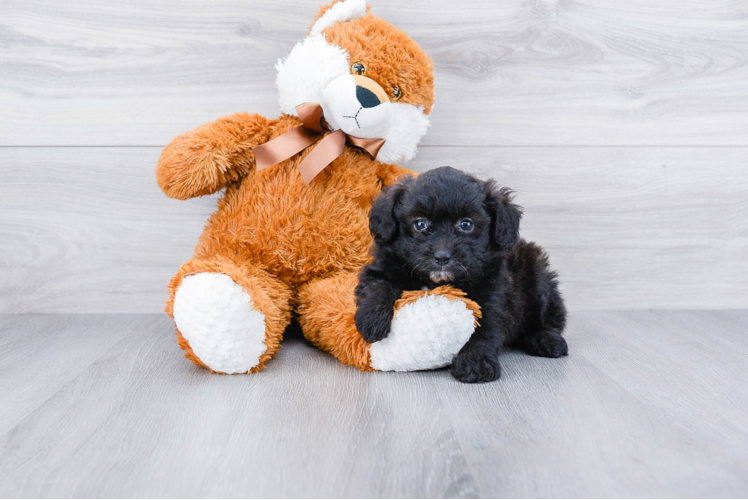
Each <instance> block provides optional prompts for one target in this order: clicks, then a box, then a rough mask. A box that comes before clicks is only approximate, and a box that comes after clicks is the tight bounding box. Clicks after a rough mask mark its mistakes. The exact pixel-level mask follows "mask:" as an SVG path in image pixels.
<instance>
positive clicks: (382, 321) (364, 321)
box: [355, 308, 393, 344]
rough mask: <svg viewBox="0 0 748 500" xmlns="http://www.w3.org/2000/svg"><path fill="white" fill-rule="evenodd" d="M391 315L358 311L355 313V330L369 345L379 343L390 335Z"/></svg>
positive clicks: (382, 312)
mask: <svg viewBox="0 0 748 500" xmlns="http://www.w3.org/2000/svg"><path fill="white" fill-rule="evenodd" d="M392 316H393V313H392V311H391V310H388V311H370V310H367V309H365V308H364V309H361V308H360V309H358V310H357V311H356V316H355V320H356V328H357V329H358V331H359V333H360V334H361V336H362V337H363V338H364V340H365V341H367V342H368V343H370V344H373V343H374V342H379V341H380V340H382V339H384V338H386V337H387V335H389V334H390V325H391V324H392Z"/></svg>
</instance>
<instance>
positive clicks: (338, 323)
mask: <svg viewBox="0 0 748 500" xmlns="http://www.w3.org/2000/svg"><path fill="white" fill-rule="evenodd" d="M357 284H358V274H357V273H341V274H338V275H336V276H333V277H329V278H324V279H320V280H316V281H313V282H311V283H308V284H306V285H304V286H303V287H302V288H301V289H300V290H299V322H300V324H301V328H302V330H303V332H304V336H305V337H306V338H307V339H308V340H309V341H310V342H312V343H313V344H314V345H316V346H317V347H319V348H320V349H322V350H324V351H327V352H329V353H331V354H333V355H334V356H335V357H336V358H338V360H339V361H341V362H343V363H346V364H349V365H353V366H355V367H356V368H358V369H359V370H380V371H412V370H428V369H433V368H441V367H444V366H448V365H449V364H451V362H452V359H453V358H454V357H455V356H456V355H457V353H458V352H459V351H460V349H461V348H462V346H464V345H465V343H467V341H468V339H469V338H470V336H471V335H472V334H473V332H474V331H475V327H476V325H477V321H478V319H479V318H480V308H479V306H478V305H477V304H476V303H475V302H473V301H472V300H469V299H467V298H466V297H465V294H464V292H462V291H460V290H457V289H455V288H452V287H448V286H443V287H439V288H437V289H434V290H429V291H413V292H405V293H404V294H403V296H402V298H401V299H400V300H398V302H397V303H396V304H395V318H394V319H393V321H392V328H391V330H390V334H389V336H388V337H387V338H385V339H384V340H381V341H379V342H375V343H374V344H369V343H367V342H366V341H365V340H364V339H363V337H362V336H361V334H360V333H358V330H357V329H356V323H355V321H354V315H355V313H356V297H355V288H356V285H357Z"/></svg>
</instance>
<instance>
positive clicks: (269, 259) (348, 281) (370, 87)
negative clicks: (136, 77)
mask: <svg viewBox="0 0 748 500" xmlns="http://www.w3.org/2000/svg"><path fill="white" fill-rule="evenodd" d="M277 71H278V73H277V81H276V83H277V86H278V89H279V91H280V107H281V111H282V115H281V116H280V117H279V118H276V119H272V120H268V119H267V118H264V117H262V116H260V115H257V114H247V113H237V114H234V115H230V116H227V117H224V118H221V119H219V120H217V121H215V122H213V123H209V124H207V125H203V126H201V127H198V128H197V129H195V130H193V131H191V132H188V133H186V134H183V135H180V136H178V137H176V138H175V139H174V140H173V141H172V142H171V143H170V144H169V145H168V146H166V148H165V149H164V151H163V153H162V154H161V158H160V159H159V162H158V167H157V171H156V176H157V180H158V184H159V186H160V187H161V189H162V190H163V191H164V193H166V194H167V195H168V196H170V197H172V198H178V199H188V198H192V197H195V196H201V195H205V194H210V193H215V192H217V191H219V190H221V189H225V192H224V194H223V197H222V198H221V200H220V201H219V203H218V209H217V211H216V212H215V213H214V214H213V215H212V216H211V217H210V220H209V221H208V223H207V225H206V227H205V229H204V231H203V234H202V236H201V237H200V240H199V242H198V245H197V248H196V249H195V253H194V256H193V258H192V260H190V261H189V262H187V263H186V264H184V265H183V266H182V267H181V268H180V269H179V272H178V273H177V275H176V276H175V277H174V278H173V279H172V280H171V283H170V285H169V292H170V299H169V301H168V302H167V306H166V311H167V313H168V314H169V315H170V316H172V317H173V318H174V320H175V323H176V327H177V338H178V342H179V345H180V347H182V349H184V350H185V351H186V355H185V356H186V357H187V358H189V359H190V360H192V361H193V362H195V363H196V364H198V365H202V366H205V367H207V368H209V369H210V370H212V371H214V372H218V373H252V372H256V371H259V370H260V369H262V368H263V367H264V366H265V364H266V363H267V361H268V360H270V359H271V358H272V357H273V356H274V355H275V353H276V352H277V351H278V349H279V347H280V341H281V337H282V334H283V331H284V330H285V328H286V327H287V326H288V324H289V322H290V320H291V314H292V313H295V314H297V315H298V320H299V323H300V325H301V327H302V330H303V332H304V335H305V337H306V338H307V339H309V340H310V341H311V342H312V343H314V344H315V345H316V346H318V347H319V348H321V349H323V350H325V351H328V352H330V353H332V354H333V355H335V356H336V357H337V358H338V359H339V360H340V361H342V362H343V363H347V364H350V365H353V366H356V367H357V368H359V369H361V370H373V369H374V370H415V369H427V368H434V367H439V366H446V365H448V364H449V363H450V362H451V360H452V358H453V357H454V355H455V354H456V353H457V352H458V351H459V349H460V348H461V347H462V346H463V345H464V344H465V342H466V341H467V339H468V338H469V337H470V335H471V334H472V332H473V330H474V327H475V322H476V318H477V317H478V315H479V311H478V308H477V306H476V305H475V303H473V302H471V301H469V300H467V299H465V298H464V294H462V293H461V292H460V291H459V290H454V289H451V288H449V287H441V288H438V289H436V290H433V291H423V292H421V291H414V292H406V293H405V294H404V296H403V298H402V299H401V300H400V301H399V302H398V304H397V305H396V316H395V319H394V320H393V323H392V330H391V334H390V336H389V337H388V338H386V339H385V340H383V341H380V342H377V343H375V344H368V343H366V342H365V341H364V340H363V338H362V337H361V335H360V334H359V333H358V331H357V330H356V326H355V323H354V320H353V317H354V313H355V307H356V305H355V297H354V289H355V286H356V284H357V277H358V272H359V271H360V269H361V267H362V266H363V265H364V264H365V263H367V262H368V261H369V259H370V257H369V251H370V247H371V245H372V238H371V235H370V234H369V230H368V211H369V209H370V207H371V204H372V200H373V199H374V197H376V196H377V195H378V194H379V193H380V192H381V191H382V189H383V188H384V187H385V186H387V185H389V184H392V183H393V182H395V181H397V180H398V179H399V178H400V177H402V176H404V175H410V174H412V172H410V171H408V170H405V169H402V168H399V167H397V166H395V165H394V163H399V162H405V161H407V160H409V159H411V158H413V157H414V156H415V154H416V149H417V145H418V142H419V140H420V139H421V137H422V136H423V135H424V134H425V133H426V130H427V129H428V125H429V120H428V116H429V114H430V112H431V108H432V106H433V103H434V83H433V69H432V64H431V61H430V59H429V58H428V56H427V55H426V54H425V53H424V52H423V51H422V50H421V48H420V47H419V46H418V45H417V44H416V43H415V42H414V41H413V40H411V39H410V38H409V37H408V36H407V35H406V34H405V33H403V32H402V31H400V30H399V29H397V28H395V27H394V26H392V25H390V24H389V23H387V22H385V21H383V20H382V19H379V18H377V17H374V16H373V15H372V14H370V13H369V12H368V8H367V7H366V4H365V0H342V1H341V0H338V1H336V2H333V3H331V4H330V5H327V6H325V7H323V8H322V9H321V11H320V13H319V14H318V16H317V18H316V20H315V22H314V24H313V26H312V28H311V30H310V33H309V35H308V36H307V37H306V38H305V39H304V40H303V41H302V42H301V43H299V44H297V45H296V46H295V47H294V48H293V50H292V51H291V53H290V54H289V55H288V57H286V58H285V59H284V60H282V61H279V62H278V64H277Z"/></svg>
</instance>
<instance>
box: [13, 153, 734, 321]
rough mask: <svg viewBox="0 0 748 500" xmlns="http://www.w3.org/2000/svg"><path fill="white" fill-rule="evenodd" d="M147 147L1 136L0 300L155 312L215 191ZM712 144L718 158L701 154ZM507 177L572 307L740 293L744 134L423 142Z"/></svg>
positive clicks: (714, 304)
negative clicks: (736, 140) (533, 142)
mask: <svg viewBox="0 0 748 500" xmlns="http://www.w3.org/2000/svg"><path fill="white" fill-rule="evenodd" d="M159 152H160V150H159V148H70V147H68V148H0V165H1V166H2V172H3V175H2V176H1V177H0V214H2V217H1V218H0V312H2V313H9V312H101V313H103V312H142V313H145V312H158V311H161V310H162V308H163V301H164V300H165V298H166V292H165V290H166V284H167V283H168V280H169V278H170V277H171V276H172V275H173V274H174V273H175V272H176V269H177V268H178V266H179V265H180V264H181V263H182V262H184V261H185V260H187V259H189V257H190V255H191V253H192V249H193V248H194V245H195V243H196V241H197V238H198V236H199V234H200V231H201V229H202V227H203V224H204V222H205V221H206V219H207V217H208V215H209V214H210V213H211V212H212V210H213V209H214V207H215V203H216V197H215V196H213V197H206V198H202V199H195V200H189V201H176V200H171V199H169V198H167V197H166V196H165V195H163V194H162V193H161V192H160V191H159V189H158V187H157V186H156V183H155V179H154V166H155V163H156V160H157V158H158V155H159ZM715 158H718V160H717V159H715ZM445 163H451V164H452V165H453V166H455V167H459V168H462V169H464V170H467V171H472V172H474V173H476V174H477V175H479V176H480V177H483V178H486V177H494V178H496V179H497V180H499V181H500V182H501V183H503V184H505V185H507V186H510V187H512V188H514V189H515V190H517V192H518V194H517V198H516V199H517V201H518V203H520V204H521V205H523V206H524V207H525V217H524V219H523V230H522V232H523V235H524V236H525V237H526V238H528V239H532V240H535V241H538V242H539V243H542V244H543V245H545V246H546V247H547V248H548V249H549V251H550V254H551V260H552V263H553V265H554V266H555V267H556V268H558V270H559V271H560V274H561V278H562V284H563V287H562V288H563V291H564V293H565V295H566V297H567V300H568V303H569V306H570V308H571V309H576V310H579V309H657V308H676V309H684V308H744V307H748V294H746V293H744V292H745V290H746V289H748V217H746V214H748V169H746V168H745V167H746V161H745V149H743V148H682V147H673V148H647V147H637V148H620V147H595V148H578V147H535V148H528V147H482V148H464V147H444V148H437V147H424V148H422V151H421V152H420V154H419V156H418V159H417V161H415V162H414V163H413V164H412V165H411V166H412V167H413V168H414V169H417V170H420V171H423V170H427V169H430V168H433V167H436V166H439V165H442V164H445Z"/></svg>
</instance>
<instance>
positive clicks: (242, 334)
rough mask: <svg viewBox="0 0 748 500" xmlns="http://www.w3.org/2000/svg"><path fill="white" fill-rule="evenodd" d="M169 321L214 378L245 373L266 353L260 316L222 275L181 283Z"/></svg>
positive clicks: (199, 276) (201, 276)
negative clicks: (172, 315)
mask: <svg viewBox="0 0 748 500" xmlns="http://www.w3.org/2000/svg"><path fill="white" fill-rule="evenodd" d="M174 321H175V322H176V324H177V328H178V329H179V331H180V332H181V333H182V336H183V337H184V338H185V339H186V340H187V341H188V342H189V344H190V347H191V348H192V351H193V352H194V353H195V355H196V356H197V357H198V358H200V361H202V362H203V364H205V365H206V366H207V367H208V368H210V369H211V370H213V371H215V372H219V373H246V372H248V371H249V370H250V369H252V368H254V367H255V366H257V365H258V364H259V362H260V356H262V355H263V354H264V353H265V351H266V350H267V345H265V315H264V314H263V313H262V312H260V311H258V310H257V309H255V306H254V303H253V302H252V298H251V297H250V296H249V294H248V293H247V292H245V291H244V289H243V288H242V287H241V286H239V285H238V284H236V283H235V282H234V280H232V279H231V278H230V277H228V276H226V275H225V274H220V273H199V274H193V275H190V276H187V277H185V278H184V279H183V280H182V283H181V284H180V285H179V288H178V289H177V293H176V295H175V297H174Z"/></svg>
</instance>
